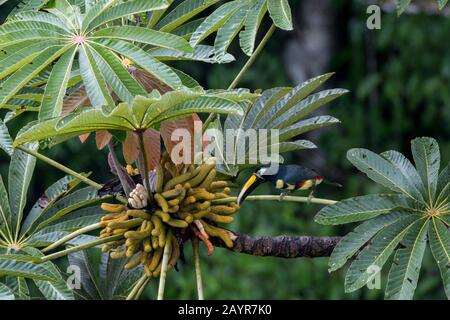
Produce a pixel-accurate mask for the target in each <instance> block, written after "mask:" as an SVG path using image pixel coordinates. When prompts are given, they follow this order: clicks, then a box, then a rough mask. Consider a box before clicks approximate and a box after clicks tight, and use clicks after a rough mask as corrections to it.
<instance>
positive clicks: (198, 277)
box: [192, 239, 205, 300]
mask: <svg viewBox="0 0 450 320" xmlns="http://www.w3.org/2000/svg"><path fill="white" fill-rule="evenodd" d="M192 251H193V252H194V266H195V280H196V282H197V293H198V300H205V296H204V294H203V281H202V270H201V268H200V250H199V242H198V239H193V240H192Z"/></svg>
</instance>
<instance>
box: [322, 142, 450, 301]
mask: <svg viewBox="0 0 450 320" xmlns="http://www.w3.org/2000/svg"><path fill="white" fill-rule="evenodd" d="M411 147H412V154H413V156H414V161H415V164H416V167H414V166H413V165H412V163H411V162H410V161H409V160H408V159H407V158H406V157H405V156H403V155H402V154H400V153H399V152H397V151H388V152H384V153H382V154H381V155H377V154H376V153H373V152H371V151H369V150H365V149H352V150H350V151H349V152H348V154H347V157H348V159H349V160H350V161H351V162H352V163H353V164H354V165H355V166H356V167H357V168H358V169H360V170H361V171H362V172H364V173H365V174H367V176H368V177H369V178H371V179H372V180H373V181H375V182H377V183H379V184H381V185H383V186H384V187H387V188H389V189H391V190H392V191H394V192H395V193H393V194H388V195H386V194H383V195H377V194H374V195H367V196H361V197H355V198H350V199H346V200H342V201H339V202H337V203H336V204H334V205H331V206H328V207H325V208H323V209H322V210H320V212H319V213H318V214H317V216H316V221H317V222H319V223H322V224H334V225H338V224H341V223H349V222H355V221H363V220H366V221H365V222H363V223H362V224H360V225H359V226H358V227H356V228H355V230H354V231H353V232H351V233H349V234H348V235H347V236H345V237H344V238H343V239H342V240H341V241H340V243H339V244H338V245H337V246H336V247H335V249H334V251H333V253H332V254H331V258H330V261H329V265H330V271H335V270H337V269H339V268H341V267H342V266H343V265H344V264H345V263H346V262H347V261H348V260H349V259H353V262H352V264H351V266H350V268H349V269H348V271H347V275H346V281H345V288H346V291H354V290H357V289H359V288H361V287H363V286H364V285H365V284H366V283H368V282H369V281H371V279H372V277H373V275H374V272H372V271H374V270H375V269H373V268H374V267H375V268H376V269H377V270H378V271H380V270H381V268H382V267H383V265H384V264H385V263H386V262H387V261H388V258H389V256H390V255H391V254H392V253H394V252H395V255H394V260H393V263H392V266H391V270H390V272H389V277H388V281H387V286H386V292H385V297H386V299H412V298H413V296H414V291H415V289H416V286H417V282H418V278H419V272H420V269H421V267H422V258H423V254H424V252H425V249H426V246H427V239H428V243H429V245H430V247H431V251H432V253H433V256H434V259H435V260H436V262H437V265H438V267H439V269H440V271H441V275H442V280H443V284H444V288H445V292H446V294H447V296H448V297H449V299H450V294H449V290H448V289H449V288H450V272H448V270H449V268H448V266H449V263H450V260H449V259H450V252H449V250H448V248H450V229H449V228H448V226H449V225H450V219H449V210H450V202H449V197H448V192H449V191H448V186H449V185H450V176H449V174H448V166H447V167H446V168H444V170H442V172H441V173H440V174H439V166H440V153H439V147H438V144H437V142H436V141H435V140H434V139H432V138H427V137H421V138H416V139H414V140H413V141H412V142H411ZM442 194H443V196H441V195H442ZM387 199H390V200H389V201H387ZM394 199H395V200H394ZM445 224H447V226H446V225H445ZM399 244H400V245H399ZM359 250H361V251H359ZM369 268H372V269H370V270H369ZM369 271H370V272H369Z"/></svg>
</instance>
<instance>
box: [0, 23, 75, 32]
mask: <svg viewBox="0 0 450 320" xmlns="http://www.w3.org/2000/svg"><path fill="white" fill-rule="evenodd" d="M29 29H33V30H43V31H47V32H52V33H54V34H55V35H67V33H68V30H67V28H63V27H60V26H57V25H55V24H53V23H48V22H47V21H20V20H16V21H10V22H7V23H5V24H2V25H1V26H0V35H8V34H10V33H13V32H19V31H24V30H29Z"/></svg>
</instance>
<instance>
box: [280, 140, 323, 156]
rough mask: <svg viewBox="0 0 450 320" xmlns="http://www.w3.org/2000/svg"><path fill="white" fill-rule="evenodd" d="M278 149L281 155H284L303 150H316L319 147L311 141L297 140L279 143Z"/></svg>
mask: <svg viewBox="0 0 450 320" xmlns="http://www.w3.org/2000/svg"><path fill="white" fill-rule="evenodd" d="M277 148H278V150H279V152H280V153H284V152H292V151H298V150H303V149H316V148H317V146H316V145H315V144H314V143H312V142H311V141H309V140H297V141H289V142H281V143H278V144H277Z"/></svg>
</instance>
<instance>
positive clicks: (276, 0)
mask: <svg viewBox="0 0 450 320" xmlns="http://www.w3.org/2000/svg"><path fill="white" fill-rule="evenodd" d="M267 6H268V9H269V13H270V17H271V18H272V20H273V23H274V24H275V25H276V26H277V27H278V28H280V29H283V30H292V29H294V27H293V25H292V13H291V8H290V6H289V2H288V0H267Z"/></svg>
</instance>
